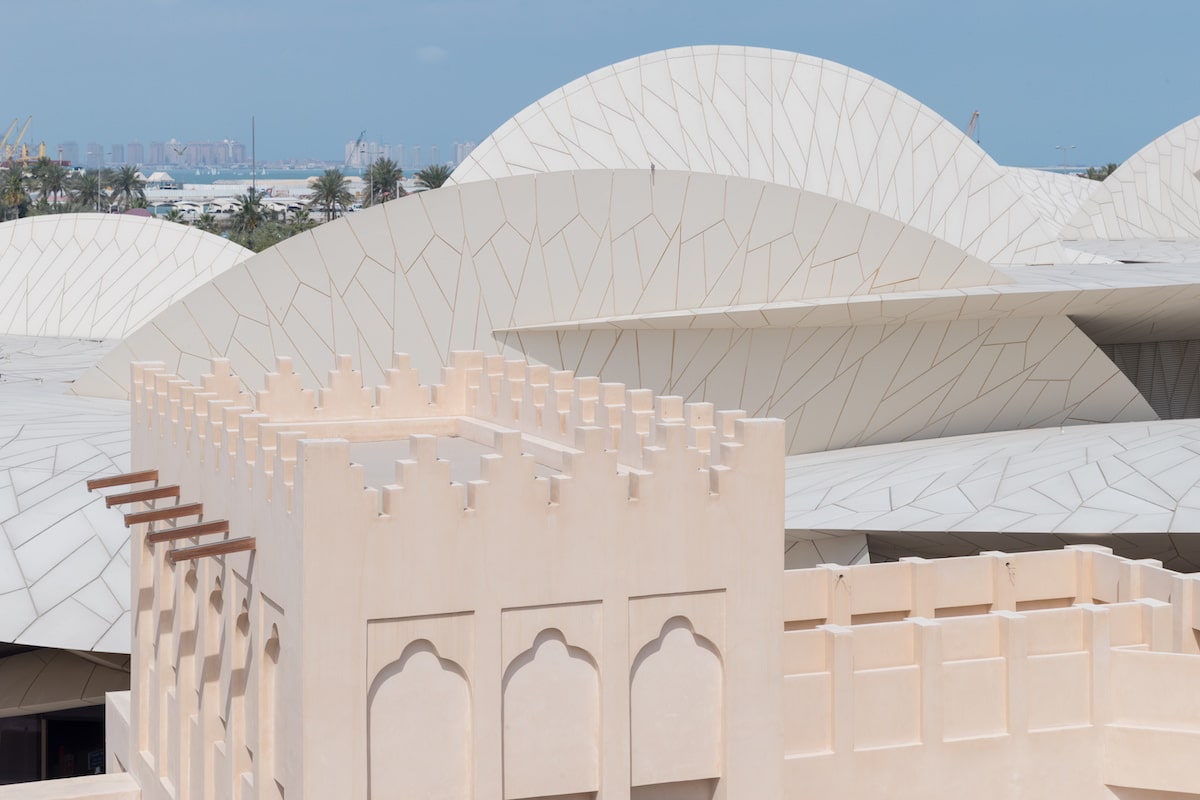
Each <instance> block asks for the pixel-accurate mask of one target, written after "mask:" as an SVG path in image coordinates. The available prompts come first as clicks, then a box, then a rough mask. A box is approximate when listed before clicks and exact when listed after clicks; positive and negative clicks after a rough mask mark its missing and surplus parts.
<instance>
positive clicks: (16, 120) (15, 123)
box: [0, 117, 20, 153]
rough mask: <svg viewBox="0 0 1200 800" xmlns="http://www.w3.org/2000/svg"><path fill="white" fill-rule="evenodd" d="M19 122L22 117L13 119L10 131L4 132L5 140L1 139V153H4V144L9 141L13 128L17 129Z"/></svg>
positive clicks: (9, 127)
mask: <svg viewBox="0 0 1200 800" xmlns="http://www.w3.org/2000/svg"><path fill="white" fill-rule="evenodd" d="M19 121H20V117H13V121H12V124H11V125H9V126H8V130H6V131H5V132H4V138H2V139H0V153H3V152H4V143H5V142H7V141H8V137H9V136H12V132H13V128H15V127H17V122H19Z"/></svg>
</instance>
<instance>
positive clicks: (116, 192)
mask: <svg viewBox="0 0 1200 800" xmlns="http://www.w3.org/2000/svg"><path fill="white" fill-rule="evenodd" d="M112 197H113V199H114V200H116V201H117V207H118V208H120V209H122V210H124V209H126V208H130V207H131V206H132V205H133V204H134V203H135V202H136V201H138V200H145V199H146V179H145V178H143V177H142V176H141V175H138V172H137V168H136V167H134V166H133V165H131V164H126V165H125V166H123V167H121V168H120V169H119V170H117V171H116V172H115V173H114V174H113V176H112Z"/></svg>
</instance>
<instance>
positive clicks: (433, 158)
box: [429, 144, 441, 164]
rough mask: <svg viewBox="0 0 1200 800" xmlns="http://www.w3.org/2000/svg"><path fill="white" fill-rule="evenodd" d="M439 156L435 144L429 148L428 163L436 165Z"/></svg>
mask: <svg viewBox="0 0 1200 800" xmlns="http://www.w3.org/2000/svg"><path fill="white" fill-rule="evenodd" d="M440 155H441V153H440V151H439V150H438V146H437V145H436V144H435V145H431V146H430V148H429V163H430V164H437V163H438V162H439V161H440V160H441V159H440Z"/></svg>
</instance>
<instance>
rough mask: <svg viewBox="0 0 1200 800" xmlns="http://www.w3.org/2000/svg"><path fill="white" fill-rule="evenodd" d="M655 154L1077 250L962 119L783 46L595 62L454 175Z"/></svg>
mask: <svg viewBox="0 0 1200 800" xmlns="http://www.w3.org/2000/svg"><path fill="white" fill-rule="evenodd" d="M651 164H654V165H656V167H657V168H658V169H659V170H688V171H691V172H712V173H717V174H721V175H734V176H741V177H748V178H756V179H758V180H763V181H769V182H772V183H778V184H782V185H785V186H793V187H796V188H801V189H805V190H807V191H812V192H817V193H819V194H825V195H829V196H831V197H834V198H836V199H839V200H845V201H848V202H851V203H854V204H855V205H858V206H862V207H863V208H866V209H870V210H872V211H878V212H880V213H883V214H885V215H887V216H889V217H892V218H894V219H897V220H899V221H901V222H904V223H905V224H908V225H911V226H913V227H916V228H918V229H920V230H923V231H927V232H929V233H932V234H933V235H935V236H937V237H939V238H942V239H944V240H946V241H947V242H949V243H951V244H953V245H955V246H957V247H960V248H962V249H963V250H965V251H966V252H968V253H970V254H972V255H974V256H976V257H978V258H980V259H982V260H984V261H989V262H996V263H1051V262H1053V263H1063V262H1065V261H1069V260H1070V255H1069V254H1067V253H1066V252H1065V251H1064V250H1063V249H1062V247H1061V246H1060V245H1059V243H1058V240H1057V237H1056V236H1055V231H1053V230H1052V229H1051V228H1050V226H1048V225H1045V224H1043V223H1042V221H1041V220H1040V219H1039V218H1038V214H1037V212H1036V211H1035V210H1034V209H1032V208H1031V207H1029V206H1028V205H1027V204H1026V203H1025V201H1024V200H1023V198H1022V197H1021V195H1020V193H1019V192H1018V191H1017V189H1016V188H1015V186H1014V185H1012V184H1011V183H1010V182H1009V180H1008V178H1007V177H1006V175H1005V173H1004V171H1003V169H1002V168H1001V167H999V166H998V165H997V164H996V163H995V162H994V161H993V160H992V159H991V158H990V157H989V156H988V155H987V154H986V153H984V152H983V151H982V150H981V149H979V147H978V145H976V144H975V143H974V142H972V141H971V140H970V139H968V138H967V137H966V136H965V135H964V134H963V133H962V132H961V131H960V130H958V128H956V127H955V126H953V125H951V124H950V123H949V122H947V121H946V120H945V119H943V118H942V117H941V116H939V115H938V114H937V113H935V112H934V111H932V110H931V109H929V108H927V107H926V106H923V105H921V104H920V103H918V102H917V101H916V100H914V99H913V98H911V97H909V96H908V95H906V94H904V93H903V92H901V91H899V90H897V89H896V88H895V87H892V86H889V85H888V84H886V83H884V82H882V81H879V80H877V79H875V78H872V77H871V76H869V75H866V74H863V73H861V72H858V71H856V70H852V69H850V68H848V67H845V66H843V65H841V64H837V63H834V62H832V61H824V60H821V59H818V58H813V57H811V56H805V55H800V54H797V53H789V52H784V51H780V50H766V49H761V48H750V47H728V46H720V47H716V46H713V47H687V48H679V49H675V50H667V51H665V52H659V53H651V54H648V55H645V56H641V57H640V58H634V59H630V60H628V61H622V62H621V63H619V64H614V65H612V66H609V67H605V68H603V69H600V70H597V71H595V72H592V73H590V74H588V75H586V76H584V77H582V78H579V79H578V80H576V81H573V82H572V83H570V84H567V85H566V86H564V87H562V88H561V89H558V90H556V91H554V92H551V93H550V94H548V95H547V96H545V97H543V98H542V99H541V100H538V101H537V102H535V103H533V104H532V105H530V106H529V107H527V108H526V109H525V110H523V111H522V112H520V113H519V114H517V115H516V116H515V117H513V118H512V119H511V120H509V121H508V122H506V123H504V125H502V126H501V127H500V128H499V129H497V130H496V132H495V133H493V134H492V135H491V136H489V137H488V138H487V139H485V140H484V141H483V142H482V143H481V144H480V145H479V146H478V147H476V148H475V149H474V150H473V151H472V152H471V154H470V156H468V157H467V159H466V160H465V161H464V162H463V163H462V164H461V165H460V166H459V167H458V168H457V169H456V170H455V171H454V174H453V175H452V176H451V180H452V181H453V182H456V183H469V182H472V181H481V180H489V179H494V178H499V177H503V176H507V175H520V174H526V173H531V172H550V171H559V170H576V169H593V168H609V169H618V168H626V169H630V168H632V169H645V170H649V169H650V166H651Z"/></svg>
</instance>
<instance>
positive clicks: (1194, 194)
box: [1063, 117, 1200, 240]
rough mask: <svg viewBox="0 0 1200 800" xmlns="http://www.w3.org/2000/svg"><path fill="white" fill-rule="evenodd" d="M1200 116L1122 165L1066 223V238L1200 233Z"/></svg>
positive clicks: (1162, 236)
mask: <svg viewBox="0 0 1200 800" xmlns="http://www.w3.org/2000/svg"><path fill="white" fill-rule="evenodd" d="M1197 171H1200V117H1196V118H1194V119H1190V120H1188V121H1187V122H1185V123H1183V124H1182V125H1180V126H1178V127H1176V128H1173V129H1171V130H1170V131H1168V132H1166V133H1165V134H1163V135H1162V136H1160V137H1158V138H1157V139H1155V140H1154V141H1153V142H1151V143H1150V144H1148V145H1146V146H1145V147H1143V148H1142V149H1141V150H1139V151H1138V152H1136V153H1135V154H1134V155H1133V156H1132V157H1130V158H1129V160H1127V161H1126V162H1125V163H1124V164H1122V165H1121V166H1119V167H1117V169H1116V170H1114V171H1113V173H1112V174H1111V175H1109V176H1108V177H1107V178H1105V179H1104V181H1103V182H1102V183H1101V184H1100V185H1099V186H1097V187H1096V190H1095V191H1093V192H1092V194H1091V195H1090V196H1089V197H1088V199H1087V200H1086V201H1085V202H1084V203H1083V205H1082V206H1081V207H1080V208H1079V210H1078V211H1076V212H1075V214H1074V215H1073V216H1072V217H1071V220H1070V222H1069V223H1068V224H1067V225H1066V226H1065V227H1064V228H1063V238H1065V239H1068V240H1070V239H1085V240H1086V239H1179V238H1200V177H1198V176H1197V174H1196V173H1197Z"/></svg>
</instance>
